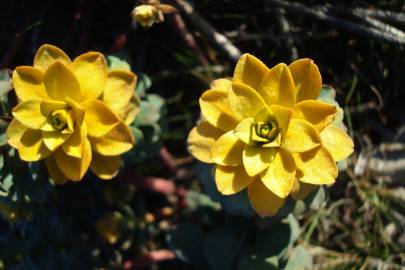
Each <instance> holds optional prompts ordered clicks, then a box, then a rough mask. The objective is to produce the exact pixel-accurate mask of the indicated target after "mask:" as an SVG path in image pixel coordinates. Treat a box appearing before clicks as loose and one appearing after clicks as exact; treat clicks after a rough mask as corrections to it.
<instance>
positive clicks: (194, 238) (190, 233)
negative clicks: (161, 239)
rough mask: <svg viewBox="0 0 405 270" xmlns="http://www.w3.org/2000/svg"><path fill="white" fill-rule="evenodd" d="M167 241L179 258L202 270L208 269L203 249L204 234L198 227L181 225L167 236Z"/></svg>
mask: <svg viewBox="0 0 405 270" xmlns="http://www.w3.org/2000/svg"><path fill="white" fill-rule="evenodd" d="M166 241H167V243H168V245H169V248H170V249H171V250H173V252H174V253H175V254H176V256H177V258H179V259H180V260H182V261H185V262H189V263H191V264H193V265H195V266H198V267H200V268H201V269H207V268H206V267H205V266H206V261H205V258H204V253H203V247H202V246H203V232H202V231H201V229H200V228H199V227H198V226H197V225H194V224H192V223H188V222H184V223H180V224H179V225H178V226H177V228H176V229H175V230H173V231H171V232H170V233H169V234H168V235H167V237H166Z"/></svg>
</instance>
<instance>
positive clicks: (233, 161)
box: [188, 54, 353, 216]
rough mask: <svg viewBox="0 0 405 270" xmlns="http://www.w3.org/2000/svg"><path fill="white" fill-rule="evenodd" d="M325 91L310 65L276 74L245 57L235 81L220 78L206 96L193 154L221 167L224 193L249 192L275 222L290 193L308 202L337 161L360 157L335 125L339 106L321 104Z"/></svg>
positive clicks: (332, 175)
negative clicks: (276, 215)
mask: <svg viewBox="0 0 405 270" xmlns="http://www.w3.org/2000/svg"><path fill="white" fill-rule="evenodd" d="M321 86H322V79H321V75H320V73H319V70H318V68H317V66H316V65H315V64H314V63H313V61H312V60H310V59H300V60H297V61H294V62H293V63H291V64H290V65H289V66H287V65H285V64H283V63H281V64H278V65H276V66H274V67H273V68H271V69H269V68H268V67H267V66H266V65H265V64H263V63H262V62H261V61H260V60H259V59H257V58H255V57H254V56H252V55H249V54H245V55H243V56H242V57H241V59H240V60H239V62H238V63H237V65H236V68H235V72H234V76H233V78H232V79H219V80H216V81H214V82H213V83H212V84H211V89H210V90H207V91H206V92H204V93H203V94H202V96H201V98H200V107H201V111H202V119H201V121H200V122H199V123H198V125H197V126H196V127H195V128H194V129H193V130H192V131H191V132H190V134H189V137H188V145H189V151H190V152H191V154H192V155H193V156H195V157H196V158H197V159H199V160H201V161H203V162H206V163H214V164H215V181H216V185H217V188H218V190H219V191H220V192H221V193H222V194H224V195H230V194H234V193H237V192H240V191H241V190H243V189H245V188H247V193H248V196H249V200H250V203H251V204H252V206H253V207H254V209H255V210H256V211H257V212H258V214H260V215H261V216H272V215H274V214H276V213H277V211H278V210H279V209H280V207H282V206H283V204H284V203H285V201H286V200H287V198H288V196H289V195H291V196H292V197H293V198H295V199H301V198H304V197H305V196H306V195H308V194H309V193H310V192H311V191H312V190H313V189H314V187H316V186H317V185H323V184H332V183H333V182H334V181H335V179H336V177H337V174H338V170H337V167H336V161H339V160H342V159H345V158H347V157H348V156H349V155H350V154H351V153H352V152H353V142H352V140H351V138H350V137H349V136H348V135H347V134H346V133H345V132H344V131H343V130H342V129H340V128H338V127H335V126H333V125H332V122H333V120H334V117H335V114H336V107H335V106H333V105H330V104H328V103H324V102H320V101H317V100H316V99H317V98H318V96H319V94H320V90H321Z"/></svg>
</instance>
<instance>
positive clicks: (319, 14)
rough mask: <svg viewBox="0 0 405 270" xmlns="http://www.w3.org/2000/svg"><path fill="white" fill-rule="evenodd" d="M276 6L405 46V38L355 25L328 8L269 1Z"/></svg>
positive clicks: (276, 0) (279, 0)
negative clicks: (331, 12)
mask: <svg viewBox="0 0 405 270" xmlns="http://www.w3.org/2000/svg"><path fill="white" fill-rule="evenodd" d="M266 2H270V3H272V4H274V5H276V6H279V7H283V8H285V9H286V10H289V11H291V12H295V13H298V14H301V15H305V16H309V17H312V18H315V19H318V20H320V21H324V22H327V23H330V24H332V25H334V26H336V27H338V28H341V29H344V30H346V31H350V32H354V33H357V34H360V35H363V36H366V37H373V38H376V39H379V40H383V41H388V42H392V43H395V44H401V45H403V44H405V38H403V37H401V36H397V35H394V34H392V33H388V32H384V31H381V30H380V29H377V28H374V27H369V26H366V25H364V24H355V23H353V22H350V21H348V20H345V19H341V18H338V17H336V16H334V15H331V14H330V12H328V9H327V7H323V8H309V7H307V6H305V5H302V4H299V3H290V2H286V1H281V0H268V1H266Z"/></svg>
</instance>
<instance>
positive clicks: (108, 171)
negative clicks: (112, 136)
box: [90, 152, 121, 180]
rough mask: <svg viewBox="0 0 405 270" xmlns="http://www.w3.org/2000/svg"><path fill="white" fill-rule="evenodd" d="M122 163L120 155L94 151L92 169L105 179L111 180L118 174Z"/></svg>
mask: <svg viewBox="0 0 405 270" xmlns="http://www.w3.org/2000/svg"><path fill="white" fill-rule="evenodd" d="M120 165H121V158H120V157H119V156H110V157H106V156H102V155H99V154H97V153H94V152H93V158H92V160H91V164H90V170H91V171H92V172H93V173H94V174H95V175H97V176H98V177H99V178H101V179H103V180H110V179H111V178H113V177H114V176H116V175H117V174H118V171H119V169H120Z"/></svg>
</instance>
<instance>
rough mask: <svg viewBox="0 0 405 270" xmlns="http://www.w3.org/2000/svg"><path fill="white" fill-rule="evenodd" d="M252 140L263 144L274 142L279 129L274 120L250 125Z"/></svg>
mask: <svg viewBox="0 0 405 270" xmlns="http://www.w3.org/2000/svg"><path fill="white" fill-rule="evenodd" d="M252 133H253V134H252V140H253V141H255V142H257V143H261V144H265V143H270V142H272V141H274V140H275V139H276V138H277V136H278V134H279V133H280V129H279V127H278V123H277V121H276V120H270V121H269V122H256V123H254V124H253V125H252Z"/></svg>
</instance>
